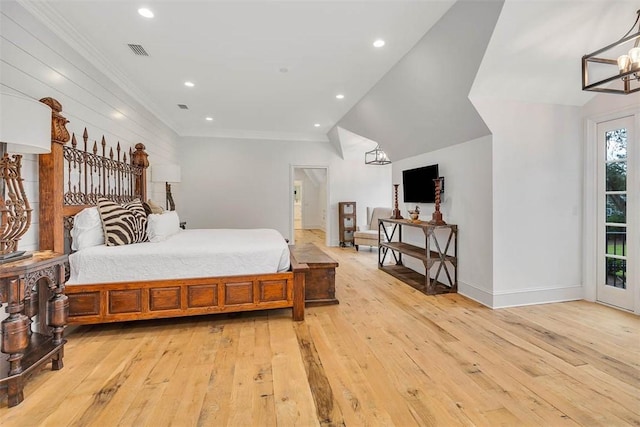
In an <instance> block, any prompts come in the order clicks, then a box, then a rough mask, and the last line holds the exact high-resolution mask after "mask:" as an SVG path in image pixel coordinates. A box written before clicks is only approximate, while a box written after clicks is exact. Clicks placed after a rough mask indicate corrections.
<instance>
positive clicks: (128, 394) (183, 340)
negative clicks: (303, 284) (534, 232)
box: [0, 231, 640, 427]
mask: <svg viewBox="0 0 640 427" xmlns="http://www.w3.org/2000/svg"><path fill="white" fill-rule="evenodd" d="M306 241H313V242H315V243H318V244H319V245H321V246H324V245H323V242H324V234H323V233H322V232H319V231H297V235H296V243H302V242H306ZM324 250H325V251H326V252H327V253H328V254H330V255H331V256H332V257H333V258H334V259H336V260H337V261H338V262H339V263H340V266H339V267H338V268H337V270H336V277H337V280H336V294H337V297H338V298H339V299H340V304H339V305H333V306H326V307H313V308H308V309H307V311H306V320H305V321H304V322H301V323H296V322H293V321H292V320H291V313H290V310H278V311H270V312H256V313H243V314H239V315H222V316H215V315H213V316H205V317H195V318H189V319H170V320H162V321H145V322H133V323H123V324H112V325H100V326H82V327H75V328H73V329H72V328H69V329H68V330H67V333H66V336H67V339H68V343H67V346H66V349H65V350H66V351H65V353H66V354H65V359H64V363H65V366H64V368H63V369H62V370H61V371H56V372H52V371H50V370H48V368H46V369H43V370H42V371H40V372H39V373H37V374H36V375H34V377H33V378H31V380H30V381H29V382H28V383H27V385H26V387H25V400H24V402H23V403H21V404H20V405H19V406H16V407H14V408H8V407H7V403H6V400H5V401H4V402H0V425H1V426H3V427H13V426H20V427H26V426H56V427H58V426H101V427H102V426H154V427H155V426H402V427H404V426H414V425H416V426H431V425H441V426H456V425H479V426H496V425H507V426H510V425H517V426H520V425H544V426H575V425H584V426H625V425H635V426H638V425H640V318H639V317H637V316H634V315H632V314H628V313H624V312H621V311H617V310H614V309H611V308H608V307H605V306H602V305H599V304H593V303H589V302H584V301H578V302H570V303H561V304H546V305H537V306H528V307H518V308H510V309H502V310H490V309H488V308H485V307H483V306H481V305H479V304H477V303H475V302H473V301H471V300H468V299H466V298H464V297H463V296H461V295H458V294H447V295H438V296H427V295H424V294H422V293H421V292H419V291H416V290H414V289H413V288H411V287H410V286H407V285H405V284H403V283H401V282H399V281H397V280H396V279H394V278H393V277H391V276H389V275H387V274H385V273H383V272H381V271H379V270H378V269H377V265H376V262H377V252H376V250H375V249H374V250H373V251H368V250H367V249H366V248H361V251H360V252H356V251H355V249H353V248H324Z"/></svg>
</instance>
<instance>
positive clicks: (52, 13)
mask: <svg viewBox="0 0 640 427" xmlns="http://www.w3.org/2000/svg"><path fill="white" fill-rule="evenodd" d="M17 2H18V4H20V5H21V6H22V7H24V8H25V10H26V11H27V12H29V13H30V14H31V15H33V16H34V17H35V18H36V19H38V20H39V21H40V22H41V23H42V24H43V25H44V26H46V27H47V28H48V29H49V30H51V31H52V32H53V33H54V34H56V35H57V36H58V37H60V38H61V39H62V41H64V42H65V43H67V44H68V45H69V46H70V47H71V48H72V49H74V50H75V51H76V52H78V53H79V54H80V55H81V56H82V57H83V58H84V59H86V60H87V61H88V62H89V63H91V65H93V66H94V67H96V69H97V70H99V71H100V72H102V73H103V74H104V75H105V76H106V77H107V78H108V79H110V80H111V81H112V82H113V83H114V84H115V85H116V86H118V87H119V88H120V89H122V90H123V91H124V92H126V93H127V94H128V95H129V96H131V97H132V98H133V99H134V100H135V101H137V102H139V103H140V104H141V105H142V106H143V107H144V108H145V109H147V111H149V112H150V113H151V114H153V115H154V116H155V117H156V118H157V119H158V120H160V121H161V122H163V123H164V124H165V125H166V126H167V127H169V128H170V129H171V130H173V131H174V132H175V133H176V134H178V135H180V132H179V130H180V129H179V127H178V126H177V124H176V123H175V122H173V121H172V120H170V119H169V118H168V117H166V116H165V115H164V114H163V113H162V112H161V109H160V108H159V107H158V106H157V105H156V104H155V103H154V102H153V101H151V100H150V99H149V97H148V96H147V95H145V93H144V92H143V91H141V90H140V89H139V88H138V87H137V86H136V85H135V84H134V83H133V82H132V81H131V80H130V79H129V78H128V77H127V76H126V75H125V74H124V73H122V72H121V71H119V70H118V68H117V67H116V66H114V64H113V63H111V62H110V61H109V60H107V59H106V58H105V56H104V55H102V54H101V53H100V51H99V50H98V49H97V48H96V47H95V46H94V45H93V44H91V43H90V42H89V41H88V40H87V38H86V37H85V36H84V35H83V34H82V33H80V32H78V31H76V30H75V28H74V26H73V25H72V24H71V23H70V22H69V21H68V20H67V19H66V18H65V17H64V16H62V15H61V14H60V13H59V12H58V11H57V10H56V9H55V3H54V2H46V1H32V0H17Z"/></svg>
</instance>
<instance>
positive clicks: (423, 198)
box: [402, 165, 439, 203]
mask: <svg viewBox="0 0 640 427" xmlns="http://www.w3.org/2000/svg"><path fill="white" fill-rule="evenodd" d="M438 176H439V175H438V165H431V166H425V167H422V168H417V169H408V170H404V171H402V189H403V195H404V202H405V203H434V202H435V201H436V189H435V188H436V186H435V184H434V182H433V180H434V179H436V178H438Z"/></svg>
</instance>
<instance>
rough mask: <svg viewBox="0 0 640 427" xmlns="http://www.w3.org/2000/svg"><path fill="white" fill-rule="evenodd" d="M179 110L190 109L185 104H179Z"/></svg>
mask: <svg viewBox="0 0 640 427" xmlns="http://www.w3.org/2000/svg"><path fill="white" fill-rule="evenodd" d="M178 108H179V109H181V110H188V109H189V107H187V106H186V105H184V104H178Z"/></svg>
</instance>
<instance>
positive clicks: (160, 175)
mask: <svg viewBox="0 0 640 427" xmlns="http://www.w3.org/2000/svg"><path fill="white" fill-rule="evenodd" d="M151 181H153V182H164V183H165V188H166V193H167V202H166V205H167V207H166V208H167V210H170V211H175V210H176V204H175V203H174V202H173V196H172V195H171V184H169V183H170V182H180V166H178V165H155V166H152V167H151Z"/></svg>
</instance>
